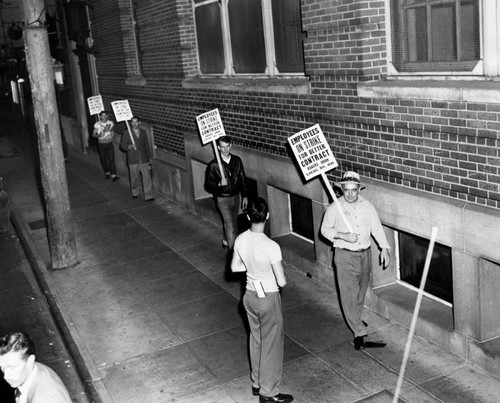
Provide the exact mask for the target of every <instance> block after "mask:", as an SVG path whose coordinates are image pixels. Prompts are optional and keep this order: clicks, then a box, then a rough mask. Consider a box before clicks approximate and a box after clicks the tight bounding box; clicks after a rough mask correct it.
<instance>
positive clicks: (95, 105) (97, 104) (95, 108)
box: [87, 95, 104, 115]
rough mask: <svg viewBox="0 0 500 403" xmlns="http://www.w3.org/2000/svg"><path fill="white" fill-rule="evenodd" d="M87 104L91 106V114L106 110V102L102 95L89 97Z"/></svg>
mask: <svg viewBox="0 0 500 403" xmlns="http://www.w3.org/2000/svg"><path fill="white" fill-rule="evenodd" d="M87 104H88V106H89V111H90V115H97V114H99V113H100V112H102V111H104V103H103V102H102V96H101V95H95V96H93V97H88V98H87Z"/></svg>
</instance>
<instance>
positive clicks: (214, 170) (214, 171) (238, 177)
mask: <svg viewBox="0 0 500 403" xmlns="http://www.w3.org/2000/svg"><path fill="white" fill-rule="evenodd" d="M221 162H222V167H223V169H224V175H225V176H226V179H227V180H228V184H227V186H219V183H220V181H221V179H222V178H221V174H220V169H219V164H218V163H217V159H213V160H212V161H210V162H209V164H208V165H207V169H206V171H205V189H206V190H207V192H210V193H212V194H213V195H214V196H215V197H229V196H236V195H237V194H241V196H242V197H246V196H247V187H246V177H245V170H244V169H243V162H241V158H240V157H238V156H236V155H233V154H231V159H230V160H229V164H228V163H226V162H225V161H224V160H223V159H222V158H221Z"/></svg>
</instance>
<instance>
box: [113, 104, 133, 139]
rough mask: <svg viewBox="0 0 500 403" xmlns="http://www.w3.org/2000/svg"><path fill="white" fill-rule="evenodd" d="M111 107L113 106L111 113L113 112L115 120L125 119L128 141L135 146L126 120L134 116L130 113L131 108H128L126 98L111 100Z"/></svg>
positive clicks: (121, 120)
mask: <svg viewBox="0 0 500 403" xmlns="http://www.w3.org/2000/svg"><path fill="white" fill-rule="evenodd" d="M111 107H112V108H113V113H114V114H115V119H116V121H117V122H123V121H125V124H126V125H127V131H128V135H129V136H130V141H131V142H132V145H133V146H134V147H135V141H134V136H133V135H132V130H131V129H130V125H129V123H128V121H129V120H130V119H132V118H133V117H134V115H133V113H132V109H130V104H129V103H128V100H127V99H123V100H121V101H113V102H111Z"/></svg>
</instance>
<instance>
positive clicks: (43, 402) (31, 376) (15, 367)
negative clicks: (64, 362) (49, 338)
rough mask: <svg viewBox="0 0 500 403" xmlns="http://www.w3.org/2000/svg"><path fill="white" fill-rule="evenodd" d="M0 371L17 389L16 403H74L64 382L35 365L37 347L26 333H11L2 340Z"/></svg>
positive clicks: (45, 369) (45, 367)
mask: <svg viewBox="0 0 500 403" xmlns="http://www.w3.org/2000/svg"><path fill="white" fill-rule="evenodd" d="M0 369H1V370H2V372H3V376H4V378H5V380H6V381H7V383H8V384H9V385H10V386H11V387H13V388H15V389H16V391H15V395H16V403H71V402H72V400H71V397H70V396H69V393H68V390H67V389H66V387H65V386H64V384H63V383H62V381H61V378H59V376H58V375H57V374H56V373H55V372H54V371H53V370H52V369H50V368H49V367H47V366H46V365H44V364H41V363H39V362H35V346H34V344H33V341H32V340H31V339H30V337H29V336H28V335H27V334H25V333H21V332H19V333H9V334H7V335H5V336H4V337H2V338H1V339H0Z"/></svg>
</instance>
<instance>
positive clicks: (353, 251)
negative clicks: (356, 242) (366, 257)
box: [337, 247, 370, 253]
mask: <svg viewBox="0 0 500 403" xmlns="http://www.w3.org/2000/svg"><path fill="white" fill-rule="evenodd" d="M337 249H342V250H345V251H347V252H352V253H362V252H366V251H367V250H368V249H370V247H368V248H364V249H356V250H351V249H346V248H337Z"/></svg>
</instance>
